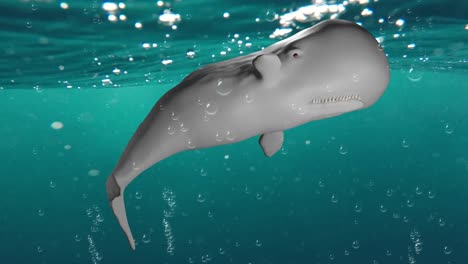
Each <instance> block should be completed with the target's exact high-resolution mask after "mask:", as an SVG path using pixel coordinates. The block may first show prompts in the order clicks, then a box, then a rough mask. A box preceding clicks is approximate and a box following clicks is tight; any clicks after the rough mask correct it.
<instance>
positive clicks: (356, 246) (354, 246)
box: [352, 240, 360, 249]
mask: <svg viewBox="0 0 468 264" xmlns="http://www.w3.org/2000/svg"><path fill="white" fill-rule="evenodd" d="M359 246H360V245H359V241H357V240H354V241H353V245H352V247H353V248H354V249H359Z"/></svg>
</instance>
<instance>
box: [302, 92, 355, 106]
mask: <svg viewBox="0 0 468 264" xmlns="http://www.w3.org/2000/svg"><path fill="white" fill-rule="evenodd" d="M350 100H359V101H361V96H359V95H357V94H353V95H346V96H330V97H320V98H314V99H312V100H311V101H310V103H311V104H325V103H337V102H346V101H350Z"/></svg>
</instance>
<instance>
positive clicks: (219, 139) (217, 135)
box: [215, 132, 223, 142]
mask: <svg viewBox="0 0 468 264" xmlns="http://www.w3.org/2000/svg"><path fill="white" fill-rule="evenodd" d="M215 139H216V141H218V142H220V141H223V136H222V135H221V133H219V132H216V138H215Z"/></svg>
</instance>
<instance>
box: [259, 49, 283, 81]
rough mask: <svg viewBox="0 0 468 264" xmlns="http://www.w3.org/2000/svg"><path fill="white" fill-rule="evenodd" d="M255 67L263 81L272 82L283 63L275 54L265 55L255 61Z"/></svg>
mask: <svg viewBox="0 0 468 264" xmlns="http://www.w3.org/2000/svg"><path fill="white" fill-rule="evenodd" d="M252 63H253V66H254V67H255V69H256V70H257V71H258V72H259V73H260V75H261V76H262V79H265V80H272V79H274V78H275V76H277V74H278V73H279V71H280V69H281V61H280V59H279V58H278V56H277V55H275V54H263V55H259V56H257V57H256V58H255V59H254V60H253V62H252Z"/></svg>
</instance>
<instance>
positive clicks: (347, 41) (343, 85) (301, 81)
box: [254, 20, 390, 123]
mask: <svg viewBox="0 0 468 264" xmlns="http://www.w3.org/2000/svg"><path fill="white" fill-rule="evenodd" d="M263 54H265V55H264V56H265V57H266V58H265V59H263V60H264V61H263V62H262V60H261V56H262V55H260V56H259V57H260V58H259V62H257V63H256V62H255V61H254V66H256V65H255V64H257V65H258V67H257V66H256V67H257V68H260V69H261V68H262V66H263V65H267V66H263V68H267V69H268V70H269V71H270V72H273V73H269V75H270V77H268V76H267V77H266V78H273V79H274V81H273V82H270V84H269V86H270V88H271V89H272V90H274V92H275V93H279V94H281V95H282V98H284V99H283V101H284V103H285V104H284V107H287V108H291V109H292V110H293V111H294V112H297V113H298V114H299V115H302V116H304V117H303V122H307V121H311V120H317V119H322V118H326V117H330V116H336V115H339V114H343V113H346V112H350V111H354V110H358V109H362V108H367V107H369V106H371V105H372V104H374V103H375V102H376V101H377V100H378V99H379V98H380V97H381V96H382V94H383V93H384V91H385V89H386V87H387V85H388V82H389V78H390V73H389V64H388V60H387V57H386V55H385V53H384V51H383V50H382V48H381V47H380V45H379V43H378V42H377V41H376V39H375V38H374V37H373V36H372V35H371V34H370V33H369V32H367V31H366V30H365V29H364V28H362V27H361V26H359V25H357V24H355V23H353V22H349V21H344V20H327V21H324V22H322V23H319V24H317V25H315V26H314V27H311V28H308V29H305V30H303V31H300V32H299V33H297V34H295V35H293V36H291V37H289V38H287V39H284V40H282V41H280V42H277V43H275V44H274V45H272V46H270V47H268V48H266V49H264V51H263ZM262 64H263V65H262ZM268 67H269V68H268ZM275 68H276V71H275ZM259 72H260V73H262V71H261V70H260V71H259ZM264 72H265V71H264ZM303 122H301V123H303Z"/></svg>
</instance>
